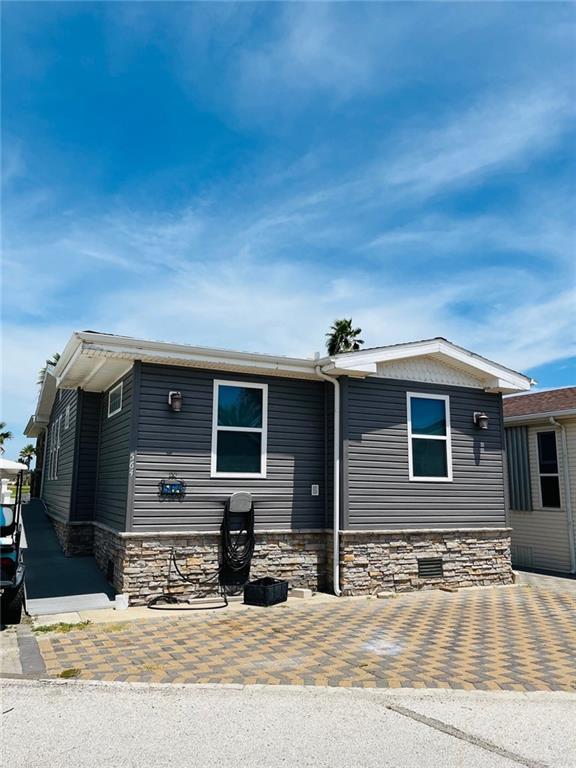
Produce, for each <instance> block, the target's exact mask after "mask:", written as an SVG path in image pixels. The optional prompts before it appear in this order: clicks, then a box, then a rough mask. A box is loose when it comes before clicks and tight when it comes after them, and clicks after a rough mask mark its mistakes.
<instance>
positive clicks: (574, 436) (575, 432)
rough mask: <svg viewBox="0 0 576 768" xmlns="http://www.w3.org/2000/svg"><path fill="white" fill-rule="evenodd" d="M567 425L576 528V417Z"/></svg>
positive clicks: (569, 469)
mask: <svg viewBox="0 0 576 768" xmlns="http://www.w3.org/2000/svg"><path fill="white" fill-rule="evenodd" d="M563 423H564V424H565V427H566V442H567V444H568V473H569V477H570V497H571V500H572V505H571V506H572V517H573V519H574V528H575V529H576V419H570V420H567V421H564V422H563Z"/></svg>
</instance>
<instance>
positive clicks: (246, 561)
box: [148, 502, 256, 610]
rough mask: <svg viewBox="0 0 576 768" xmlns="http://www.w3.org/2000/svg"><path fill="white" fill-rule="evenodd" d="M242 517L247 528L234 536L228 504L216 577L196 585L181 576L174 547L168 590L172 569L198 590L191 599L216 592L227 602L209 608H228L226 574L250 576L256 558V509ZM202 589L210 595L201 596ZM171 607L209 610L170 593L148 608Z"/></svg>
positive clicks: (150, 604) (205, 593)
mask: <svg viewBox="0 0 576 768" xmlns="http://www.w3.org/2000/svg"><path fill="white" fill-rule="evenodd" d="M235 517H237V515H235ZM242 517H243V518H244V520H245V526H244V528H242V529H240V530H235V531H234V533H233V532H232V520H231V513H230V504H229V502H226V506H225V508H224V517H223V518H222V524H221V526H220V561H219V565H218V570H217V571H216V572H215V573H214V575H213V576H210V577H208V578H207V579H204V580H203V581H200V582H197V581H195V580H193V579H190V578H189V577H188V576H186V575H185V574H184V573H183V572H182V569H181V568H180V567H179V565H178V562H177V559H176V549H175V547H172V549H171V551H170V559H169V562H168V577H167V581H166V586H167V587H168V588H169V587H170V583H171V573H172V567H174V570H175V571H176V573H177V574H178V576H179V577H180V579H181V580H182V581H184V582H186V583H187V584H194V585H195V586H196V588H197V589H196V591H195V592H193V594H192V598H196V599H199V598H202V597H209V596H210V594H213V593H214V591H215V588H216V590H217V591H218V593H219V595H220V597H222V599H223V601H224V602H223V603H222V605H218V606H209V607H211V608H212V607H215V608H225V607H226V606H227V605H228V589H227V585H226V584H225V583H224V582H225V581H227V579H226V574H230V573H231V574H238V573H240V572H241V571H243V570H245V571H246V572H248V570H249V568H250V563H251V561H252V556H253V554H254V547H255V545H256V537H255V534H254V505H252V507H251V509H250V511H249V512H247V513H243V514H242ZM236 586H238V585H236ZM203 587H206V588H208V591H206V592H204V593H201V592H200V590H201V589H202V588H203ZM169 605H184V606H186V609H185V610H200V609H203V608H207V607H208V606H204V605H202V606H198V605H196V606H193V605H190V603H189V601H187V600H178V598H176V597H174V595H171V594H170V593H169V591H168V590H167V591H166V592H164V593H162V594H161V595H156V596H155V597H153V598H151V599H150V600H149V601H148V608H155V609H156V610H162V609H166V608H167V607H168V606H169Z"/></svg>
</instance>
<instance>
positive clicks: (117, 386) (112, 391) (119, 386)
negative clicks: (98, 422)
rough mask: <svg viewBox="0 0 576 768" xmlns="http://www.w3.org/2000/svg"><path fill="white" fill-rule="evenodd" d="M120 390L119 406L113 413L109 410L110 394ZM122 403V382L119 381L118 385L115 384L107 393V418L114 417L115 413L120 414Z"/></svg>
mask: <svg viewBox="0 0 576 768" xmlns="http://www.w3.org/2000/svg"><path fill="white" fill-rule="evenodd" d="M118 389H119V390H120V405H119V406H118V408H116V410H115V411H111V410H110V401H111V400H112V394H113V393H114V392H116V391H117V390H118ZM123 401H124V382H123V381H121V382H120V384H116V386H115V387H112V389H111V390H110V391H109V392H108V418H110V417H111V416H115V415H116V414H117V413H120V411H121V410H122V405H123Z"/></svg>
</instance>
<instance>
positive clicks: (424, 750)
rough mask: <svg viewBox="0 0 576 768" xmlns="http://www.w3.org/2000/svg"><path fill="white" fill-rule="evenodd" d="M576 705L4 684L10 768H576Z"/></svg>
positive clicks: (305, 691) (527, 698)
mask: <svg viewBox="0 0 576 768" xmlns="http://www.w3.org/2000/svg"><path fill="white" fill-rule="evenodd" d="M575 707H576V696H573V695H570V694H554V693H548V694H538V693H536V694H517V693H500V694H491V693H484V694H482V693H479V692H472V693H470V692H461V691H445V690H444V691H425V692H419V691H361V690H342V689H327V688H315V689H311V688H284V687H277V688H273V687H260V686H249V687H244V688H242V687H240V686H236V687H209V686H158V685H142V684H140V685H138V684H135V685H130V684H125V683H124V684H122V683H116V684H115V683H112V684H94V683H82V682H74V681H67V682H65V681H61V682H25V681H18V682H13V681H6V680H5V681H3V706H2V709H3V712H4V713H5V714H4V715H3V720H4V738H3V747H2V751H3V756H4V761H5V764H6V765H7V766H8V765H9V766H11V768H44V767H45V766H47V765H48V766H61V765H62V766H63V765H65V766H67V768H121V767H122V768H132V767H134V768H136V767H139V766H146V768H164V767H166V768H168V767H169V768H191V767H193V766H198V768H206V767H207V766H218V767H219V768H237V766H248V767H249V768H280V767H282V768H286V767H287V766H299V767H302V768H312V767H313V768H415V766H418V768H438V766H442V767H443V768H462V767H463V766H465V767H466V768H518V766H523V767H524V768H543V767H548V768H573V766H574V755H575V754H576V732H575V730H574V727H573V725H574V721H573V718H574V709H575Z"/></svg>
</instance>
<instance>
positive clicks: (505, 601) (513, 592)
mask: <svg viewBox="0 0 576 768" xmlns="http://www.w3.org/2000/svg"><path fill="white" fill-rule="evenodd" d="M574 586H576V585H575V584H574V582H569V581H567V582H566V588H565V589H562V588H560V589H559V590H549V589H545V588H540V587H538V586H535V585H533V584H530V585H526V586H519V587H511V588H493V589H484V590H468V591H462V592H459V593H457V594H446V593H443V592H428V593H425V594H419V595H410V596H404V597H398V598H396V599H390V600H385V601H380V600H375V599H371V600H368V599H365V600H358V599H354V600H339V601H335V602H332V603H319V604H314V600H312V601H309V602H307V603H306V604H301V605H294V603H291V604H284V605H280V606H275V607H273V608H267V609H266V608H256V609H250V610H246V611H241V612H233V611H217V612H215V613H211V614H210V615H206V614H204V615H198V614H197V613H195V614H194V615H193V616H191V617H186V618H179V619H173V618H168V619H166V618H163V619H162V620H160V621H155V622H146V623H144V622H140V621H137V622H130V623H127V624H126V625H124V627H123V628H122V627H114V626H106V625H92V626H89V627H87V628H86V629H84V630H82V631H73V632H71V633H69V634H66V635H57V634H53V633H51V634H49V635H44V636H39V638H38V643H39V646H40V650H41V653H42V655H43V658H44V660H45V663H46V667H47V672H48V674H50V675H59V674H61V673H62V672H63V671H64V670H70V669H76V670H79V676H80V677H81V678H83V679H90V678H91V679H99V680H127V681H160V682H192V683H241V684H253V683H266V684H292V685H329V686H361V687H414V688H420V687H451V688H464V689H473V688H477V689H484V690H491V689H493V690H499V689H509V690H560V691H574V690H576V600H575V591H574Z"/></svg>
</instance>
